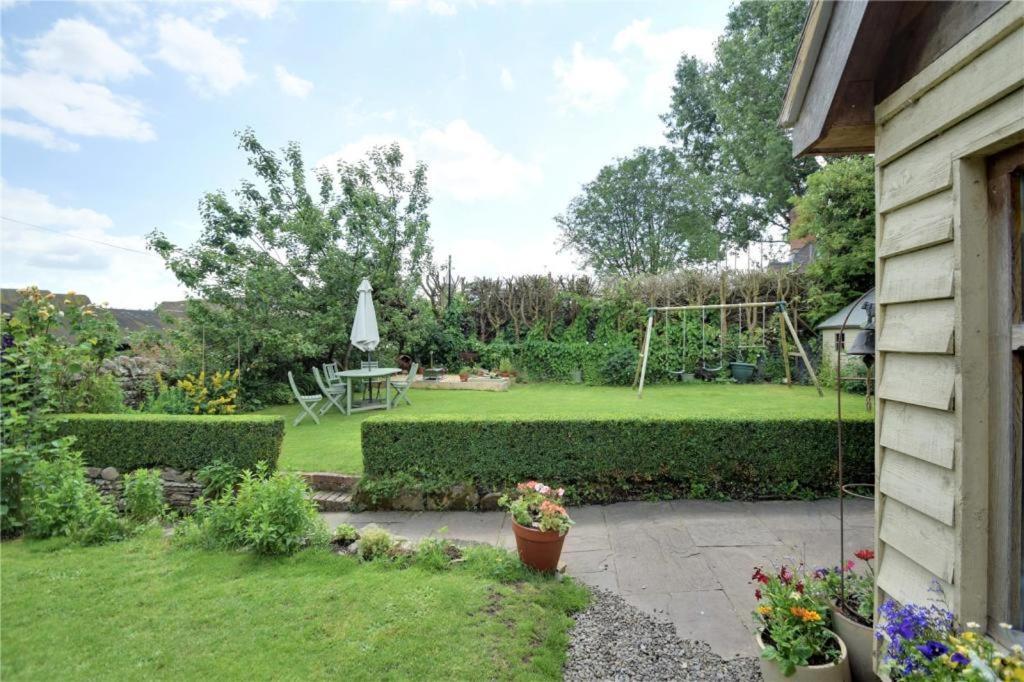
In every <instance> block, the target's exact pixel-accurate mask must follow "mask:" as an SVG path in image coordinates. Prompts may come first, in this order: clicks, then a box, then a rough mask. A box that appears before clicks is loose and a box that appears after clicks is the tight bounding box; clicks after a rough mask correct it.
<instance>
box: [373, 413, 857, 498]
mask: <svg viewBox="0 0 1024 682" xmlns="http://www.w3.org/2000/svg"><path fill="white" fill-rule="evenodd" d="M362 439H363V461H364V469H365V471H366V474H367V475H368V476H371V477H379V478H382V479H385V478H394V477H396V476H397V477H403V478H408V477H410V476H411V477H413V478H414V479H416V480H421V481H424V482H434V481H473V482H475V483H477V484H478V485H480V486H481V487H483V488H489V489H501V488H503V487H506V486H508V485H510V484H513V483H516V482H518V481H523V480H527V479H538V480H542V481H544V482H546V483H551V484H556V485H565V486H570V487H572V488H573V489H574V492H575V493H576V494H577V496H578V498H579V499H582V500H587V499H590V500H594V499H610V498H621V497H625V496H629V493H630V492H631V491H632V492H633V493H642V492H643V491H648V492H653V491H662V492H665V491H668V492H675V493H682V494H691V495H693V496H725V497H731V498H744V499H754V498H763V497H793V496H803V495H809V494H814V495H827V494H831V493H833V492H834V491H835V489H836V485H837V480H838V476H837V468H838V467H837V461H836V426H835V422H834V421H833V420H830V419H785V420H782V419H779V420H735V419H730V420H727V419H652V418H645V419H620V418H592V419H543V418H514V417H511V418H497V419H492V418H486V419H483V418H455V417H451V418H447V417H404V418H399V417H392V418H384V419H371V420H367V421H364V422H363V424H362ZM844 442H845V444H846V448H845V452H846V459H845V466H846V470H845V474H846V480H847V481H848V482H857V483H867V482H871V481H872V480H873V478H874V465H873V462H874V424H873V422H872V421H870V420H857V421H851V422H849V423H847V424H846V427H845V438H844Z"/></svg>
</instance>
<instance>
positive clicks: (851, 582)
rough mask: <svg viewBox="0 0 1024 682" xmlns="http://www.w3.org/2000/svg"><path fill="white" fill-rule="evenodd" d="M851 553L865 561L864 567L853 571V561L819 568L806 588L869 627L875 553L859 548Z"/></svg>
mask: <svg viewBox="0 0 1024 682" xmlns="http://www.w3.org/2000/svg"><path fill="white" fill-rule="evenodd" d="M854 556H855V557H857V558H858V559H860V560H861V561H862V562H863V563H864V570H862V571H860V572H856V571H855V570H854V569H855V567H856V564H855V563H854V562H853V561H852V560H850V561H847V562H846V565H845V566H836V567H835V568H818V569H816V570H815V571H814V574H813V577H814V579H813V580H812V581H811V582H810V584H809V585H808V587H809V588H810V589H811V591H812V592H814V593H815V594H816V595H819V596H821V597H822V598H824V599H825V600H827V601H830V602H832V603H833V604H835V605H836V606H838V607H840V608H842V609H843V613H845V614H846V615H847V616H849V617H850V618H853V619H854V620H857V621H859V622H860V623H861V624H863V625H867V626H869V627H870V626H871V624H872V622H873V617H874V612H875V571H874V569H873V568H872V566H871V560H872V559H874V558H875V553H874V551H872V550H870V549H862V550H858V551H857V552H855V553H854ZM844 596H845V600H844Z"/></svg>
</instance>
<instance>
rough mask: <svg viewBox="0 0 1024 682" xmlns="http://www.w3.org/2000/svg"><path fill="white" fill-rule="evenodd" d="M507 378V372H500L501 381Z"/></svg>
mask: <svg viewBox="0 0 1024 682" xmlns="http://www.w3.org/2000/svg"><path fill="white" fill-rule="evenodd" d="M508 377H509V372H502V373H501V378H502V379H508Z"/></svg>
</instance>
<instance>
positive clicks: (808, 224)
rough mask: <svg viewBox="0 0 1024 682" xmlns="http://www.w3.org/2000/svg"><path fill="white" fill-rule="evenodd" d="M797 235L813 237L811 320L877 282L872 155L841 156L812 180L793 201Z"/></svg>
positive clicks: (817, 173)
mask: <svg viewBox="0 0 1024 682" xmlns="http://www.w3.org/2000/svg"><path fill="white" fill-rule="evenodd" d="M793 206H794V208H795V210H796V222H795V223H794V225H793V235H794V236H798V237H804V236H813V237H814V249H815V258H814V260H813V261H812V262H811V263H810V264H808V266H807V274H808V275H809V288H808V303H809V304H810V310H809V311H808V314H807V317H808V320H809V321H810V322H811V323H812V324H814V323H817V322H820V321H821V320H823V319H825V318H826V317H828V316H829V315H832V314H833V313H835V312H836V311H837V310H839V309H840V308H842V307H843V306H844V305H846V304H847V303H850V302H851V301H853V300H854V299H856V298H857V296H859V295H860V294H862V293H864V292H865V291H867V290H868V289H870V288H871V287H873V286H874V285H875V166H874V160H873V159H872V158H871V157H870V156H850V157H845V158H842V159H837V160H835V161H833V162H831V163H829V165H827V166H825V167H824V168H823V169H821V170H819V171H817V172H816V173H814V174H812V175H811V176H809V177H808V178H807V191H806V193H805V194H804V195H803V196H801V197H797V198H795V199H793Z"/></svg>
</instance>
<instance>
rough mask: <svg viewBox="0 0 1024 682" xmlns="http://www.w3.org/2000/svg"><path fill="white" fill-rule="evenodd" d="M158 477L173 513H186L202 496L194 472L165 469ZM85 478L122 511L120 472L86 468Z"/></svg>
mask: <svg viewBox="0 0 1024 682" xmlns="http://www.w3.org/2000/svg"><path fill="white" fill-rule="evenodd" d="M126 473H127V472H126ZM160 477H161V478H162V479H163V481H164V499H166V500H167V504H168V506H169V507H170V508H171V509H173V510H174V511H180V512H184V513H188V512H189V511H191V510H192V503H193V502H195V500H196V499H197V498H198V497H199V496H200V495H202V494H203V484H202V483H200V482H199V481H198V480H196V477H195V472H192V471H177V470H175V469H170V468H165V469H162V470H161V472H160ZM85 478H86V480H88V481H89V482H90V483H92V484H93V485H94V486H96V487H97V488H98V489H99V491H100V492H101V493H104V494H106V495H111V496H113V497H114V499H115V500H117V508H118V509H121V510H123V508H124V497H123V493H124V477H123V476H122V475H121V472H120V471H118V470H117V469H115V468H114V467H106V468H105V469H100V468H98V467H86V469H85Z"/></svg>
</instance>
